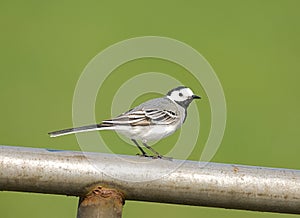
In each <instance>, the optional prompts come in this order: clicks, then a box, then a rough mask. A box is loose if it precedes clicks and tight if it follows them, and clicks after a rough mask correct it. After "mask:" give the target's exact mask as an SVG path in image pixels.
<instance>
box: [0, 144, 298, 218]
mask: <svg viewBox="0 0 300 218" xmlns="http://www.w3.org/2000/svg"><path fill="white" fill-rule="evenodd" d="M0 190H2V191H23V192H36V193H48V194H60V195H72V196H79V197H80V200H79V207H78V217H81V218H85V217H96V216H99V217H101V216H102V217H121V214H122V205H123V203H124V201H125V200H136V201H151V202H160V203H174V204H187V205H198V206H210V207H222V208H232V209H243V210H254V211H268V212H279V213H291V214H300V171H299V170H290V169H276V168H265V167H254V166H242V165H233V164H219V163H204V162H195V161H182V160H164V159H151V158H144V157H139V156H126V155H114V154H101V153H88V152H85V153H83V152H75V151H56V150H47V149H36V148H26V147H13V146H0ZM105 205H106V206H105ZM101 214H102V215H101Z"/></svg>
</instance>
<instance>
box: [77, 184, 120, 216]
mask: <svg viewBox="0 0 300 218" xmlns="http://www.w3.org/2000/svg"><path fill="white" fill-rule="evenodd" d="M124 203H125V196H124V194H123V193H122V192H120V191H118V190H116V189H110V188H105V187H102V186H97V187H96V188H94V189H92V191H90V192H89V193H88V194H87V195H86V196H85V197H81V198H80V200H79V208H78V217H80V218H85V217H112V218H115V217H116V218H117V217H121V216H122V207H123V205H124Z"/></svg>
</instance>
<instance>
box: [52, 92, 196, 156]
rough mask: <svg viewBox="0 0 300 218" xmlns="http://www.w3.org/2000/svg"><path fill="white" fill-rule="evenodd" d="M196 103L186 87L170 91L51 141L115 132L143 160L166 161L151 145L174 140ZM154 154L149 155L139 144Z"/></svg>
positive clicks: (61, 132)
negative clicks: (84, 133) (74, 136)
mask: <svg viewBox="0 0 300 218" xmlns="http://www.w3.org/2000/svg"><path fill="white" fill-rule="evenodd" d="M194 99H201V97H200V96H198V95H195V94H194V93H193V91H192V90H191V89H190V88H188V87H186V86H179V87H176V88H173V89H172V90H170V91H169V92H168V93H167V94H166V95H165V96H163V97H160V98H154V99H151V100H148V101H146V102H144V103H142V104H140V105H138V106H136V107H134V108H132V109H130V110H128V111H126V112H124V113H122V114H120V115H119V116H117V117H115V118H112V119H107V120H103V121H102V122H100V123H98V124H92V125H87V126H81V127H76V128H69V129H63V130H59V131H54V132H49V133H48V134H49V135H50V137H58V136H63V135H69V134H73V133H81V132H90V131H97V130H114V131H116V132H118V133H120V134H122V135H124V136H125V137H127V138H129V139H131V141H132V142H133V143H134V144H135V145H136V146H137V148H138V149H139V151H140V152H141V154H138V155H140V156H144V157H152V158H164V156H163V155H161V154H160V153H159V152H157V151H155V150H154V149H153V148H152V147H151V146H149V145H148V142H150V141H158V140H160V139H162V138H165V137H167V136H170V135H171V134H173V133H174V132H175V131H176V130H178V129H179V128H180V127H181V126H182V124H183V123H184V122H185V120H186V118H187V108H188V107H189V105H190V103H191V102H192V101H193V100H194ZM138 141H141V142H142V145H143V146H144V147H146V148H147V149H148V150H150V151H151V152H152V153H153V155H149V154H148V153H147V152H146V151H145V150H144V149H143V148H142V147H141V146H140V144H139V143H138Z"/></svg>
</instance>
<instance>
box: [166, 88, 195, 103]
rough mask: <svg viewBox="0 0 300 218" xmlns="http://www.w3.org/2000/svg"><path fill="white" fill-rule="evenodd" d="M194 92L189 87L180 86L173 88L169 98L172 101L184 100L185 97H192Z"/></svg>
mask: <svg viewBox="0 0 300 218" xmlns="http://www.w3.org/2000/svg"><path fill="white" fill-rule="evenodd" d="M193 95H194V93H193V92H192V90H191V89H189V88H182V89H179V90H175V91H173V92H172V93H171V95H170V96H169V98H171V99H172V100H174V101H185V100H187V99H192V98H193Z"/></svg>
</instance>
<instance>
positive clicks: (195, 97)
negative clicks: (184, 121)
mask: <svg viewBox="0 0 300 218" xmlns="http://www.w3.org/2000/svg"><path fill="white" fill-rule="evenodd" d="M192 99H201V97H200V96H198V95H192Z"/></svg>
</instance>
